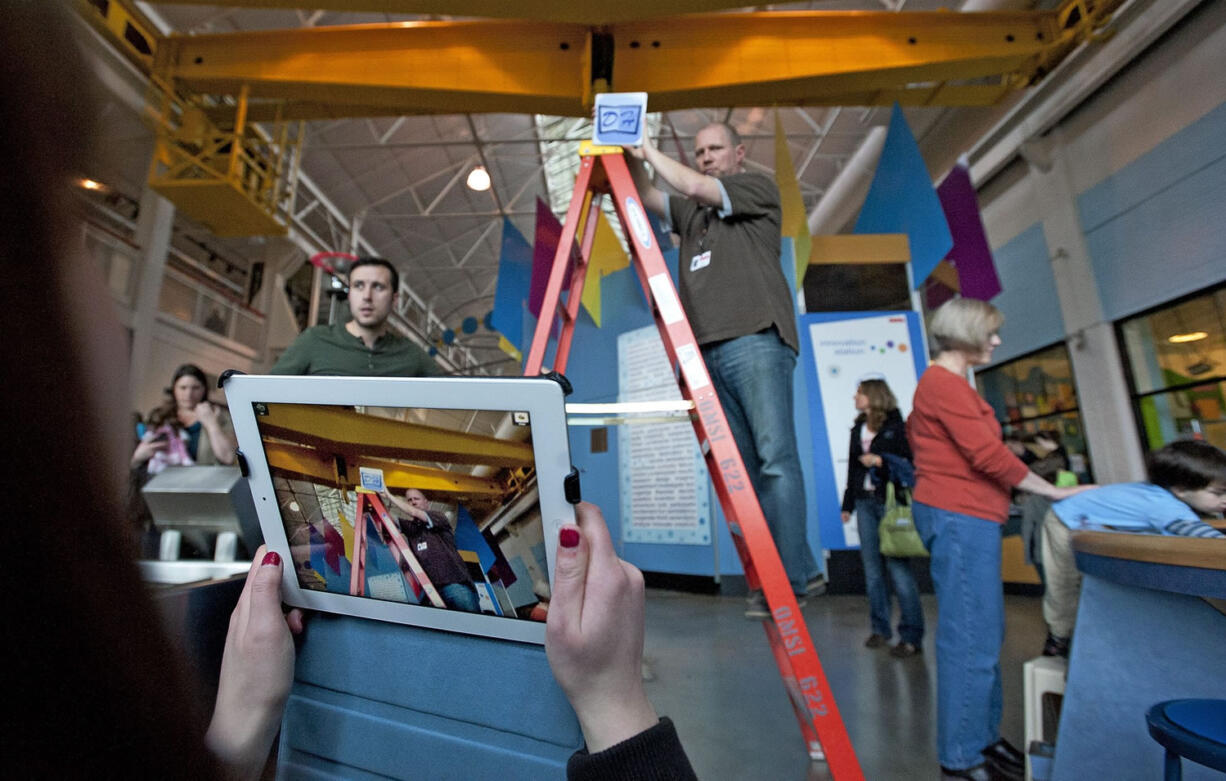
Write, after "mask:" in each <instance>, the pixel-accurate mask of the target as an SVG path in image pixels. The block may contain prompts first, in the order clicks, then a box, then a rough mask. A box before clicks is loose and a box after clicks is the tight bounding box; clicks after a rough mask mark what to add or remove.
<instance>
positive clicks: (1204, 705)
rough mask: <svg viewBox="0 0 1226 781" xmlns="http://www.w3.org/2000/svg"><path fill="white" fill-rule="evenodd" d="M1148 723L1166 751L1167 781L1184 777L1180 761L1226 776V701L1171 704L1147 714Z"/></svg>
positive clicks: (1171, 702)
mask: <svg viewBox="0 0 1226 781" xmlns="http://www.w3.org/2000/svg"><path fill="white" fill-rule="evenodd" d="M1145 722H1146V724H1148V725H1149V734H1150V736H1152V737H1153V739H1154V740H1156V741H1158V743H1159V745H1161V746H1162V747H1163V748H1165V749H1166V764H1165V775H1164V778H1165V779H1166V781H1179V779H1180V778H1182V777H1183V768H1182V766H1181V764H1180V757H1187V758H1188V759H1190V760H1192V761H1193V762H1196V763H1198V764H1201V765H1204V766H1205V767H1209V768H1213V769H1214V770H1221V771H1223V772H1226V700H1167V701H1166V702H1160V703H1158V704H1157V705H1155V706H1153V707H1152V708H1150V709H1149V710H1148V711H1146V712H1145Z"/></svg>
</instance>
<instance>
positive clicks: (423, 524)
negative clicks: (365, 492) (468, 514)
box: [382, 488, 481, 613]
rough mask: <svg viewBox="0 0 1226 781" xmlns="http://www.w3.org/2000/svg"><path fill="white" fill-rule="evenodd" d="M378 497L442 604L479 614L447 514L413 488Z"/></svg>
mask: <svg viewBox="0 0 1226 781" xmlns="http://www.w3.org/2000/svg"><path fill="white" fill-rule="evenodd" d="M382 496H383V500H384V501H385V502H387V503H388V507H387V509H388V510H389V511H391V513H392V514H393V515H395V516H396V521H397V525H398V526H399V527H400V533H401V534H403V535H404V538H405V541H406V542H407V543H408V544H409V550H410V551H412V552H413V555H414V556H416V557H417V561H418V563H420V564H421V568H422V569H423V570H425V571H426V576H427V577H428V578H430V582H431V583H433V584H434V587H435V588H436V589H438V593H439V596H441V597H442V598H443V603H444V604H445V605H447V607H449V608H451V609H452V610H464V611H466V612H469V613H480V612H481V602H480V600H479V599H478V597H477V587H476V586H475V585H474V584H473V579H472V577H471V576H470V575H469V574H468V565H467V564H466V563H465V562H464V559H463V558H461V557H460V552H459V551H458V550H457V549H456V544H455V532H454V531H453V530H452V528H451V523H450V522H448V520H447V516H445V515H443V514H442V513H440V512H436V511H434V510H431V509H430V500H429V499H427V498H426V495H425V494H423V493H422V492H421V491H418V490H417V489H416V488H410V489H409V490H407V491H405V493H404V498H403V499H402V498H400V497H398V496H395V495H393V494H391V493H389V492H387V491H384V492H383V494H382Z"/></svg>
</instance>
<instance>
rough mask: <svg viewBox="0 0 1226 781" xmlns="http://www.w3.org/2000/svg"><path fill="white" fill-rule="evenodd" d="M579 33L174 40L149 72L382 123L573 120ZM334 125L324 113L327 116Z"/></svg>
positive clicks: (291, 34)
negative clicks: (339, 109) (500, 117)
mask: <svg viewBox="0 0 1226 781" xmlns="http://www.w3.org/2000/svg"><path fill="white" fill-rule="evenodd" d="M587 37H588V31H587V28H585V27H581V26H578V25H567V24H551V23H546V22H527V21H498V22H405V23H400V24H375V25H357V26H348V27H326V28H313V29H295V30H269V31H262V32H239V33H226V34H219V35H194V36H178V35H172V36H170V37H168V38H166V39H164V40H162V41H161V42H160V45H159V46H158V49H157V54H156V57H155V60H154V69H155V72H157V73H160V74H162V75H164V76H166V77H168V78H172V79H174V80H175V81H176V82H177V83H178V84H180V85H182V86H184V87H186V88H188V89H191V90H195V91H197V92H202V93H215V94H229V93H231V92H237V91H238V89H239V87H240V86H241V85H242V84H244V83H246V84H249V85H250V86H251V94H252V95H253V96H256V97H275V98H278V99H290V100H303V101H318V102H322V103H325V104H341V105H344V104H362V105H365V106H371V107H375V106H383V107H386V108H385V109H384V110H383V111H382V112H381V113H383V114H403V113H410V114H412V113H444V114H464V113H469V112H478V113H480V112H487V113H497V112H508V113H533V112H535V113H544V114H574V113H576V112H577V111H579V110H580V109H581V108H582V96H583V93H584V90H585V89H587V82H586V80H585V77H584V74H585V73H586V70H587V69H586V68H585V67H584V59H585V55H584V49H585V45H586V42H587ZM327 116H332V114H327V115H325V117H324V118H326V117H327Z"/></svg>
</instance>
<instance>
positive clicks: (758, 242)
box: [626, 124, 826, 618]
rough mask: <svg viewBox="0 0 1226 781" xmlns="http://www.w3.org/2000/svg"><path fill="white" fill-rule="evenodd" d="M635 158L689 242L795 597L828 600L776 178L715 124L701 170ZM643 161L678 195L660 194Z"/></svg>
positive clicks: (685, 246)
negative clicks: (802, 426) (801, 421)
mask: <svg viewBox="0 0 1226 781" xmlns="http://www.w3.org/2000/svg"><path fill="white" fill-rule="evenodd" d="M626 154H627V155H628V156H629V157H631V158H634V159H631V160H629V161H628V163H629V167H630V171H631V174H632V175H633V176H634V180H635V185H636V187H637V188H638V190H639V194H640V195H641V196H642V198H643V203H644V204H645V205H646V206H647V207H648V208H649V209H651V210H652V211H653V212H655V213H656V214H659V215H660V216H662V217H665V218H666V219H668V220H670V221H671V224H672V230H673V231H674V232H676V233H677V234H678V235H680V236H681V249H680V256H679V262H678V266H679V268H678V272H679V273H678V279H679V284H678V292H679V293H680V296H681V303H682V306H683V307H684V308H685V312H686V315H687V317H688V318H689V321H690V326H691V327H692V328H693V330H694V337H695V338H696V339H697V341H698V344H699V346H700V347H701V349H702V356H703V360H704V361H705V362H706V364H707V370H708V372H709V373H710V375H711V381H712V384H713V385H714V386H715V390H716V392H717V394H718V395H719V400H720V404H721V405H722V406H723V408H724V414H725V415H726V416H727V418H728V426H729V428H730V430H731V431H732V435H733V439H734V440H735V441H736V445H737V448H738V449H739V450H740V452H741V458H742V459H743V460H744V462H745V468H746V469H747V470H748V472H749V475H750V480H751V482H752V483H753V487H754V491H755V492H756V493H757V495H758V500H759V502H760V503H761V505H762V513H763V514H764V515H765V516H766V522H767V526H768V527H769V528H770V532H771V536H772V537H773V538H774V541H775V546H776V547H777V548H778V549H779V555H780V558H781V559H782V560H783V567H784V569H785V570H786V571H787V575H788V580H789V581H790V582H791V584H792V590H793V591H794V592H795V594H796V595H797V596H798V597H801V598H803V597H805V596H806V595H810V594H820V593H823V592H824V591H825V589H826V582H825V578H824V576H823V575H822V572H821V569H820V568H819V567H818V565H817V562H816V560H815V559H814V556H813V552H812V551H811V550H810V549H809V544H808V541H807V539H806V530H805V516H806V503H805V492H804V477H803V474H802V472H801V468H800V456H799V453H798V451H797V447H796V435H795V429H794V425H795V424H794V418H793V399H792V373H793V371H794V370H795V368H796V355H797V351H798V344H799V340H798V338H797V331H796V318H795V315H794V313H793V308H792V298H791V291H790V289H789V287H788V284H787V279H786V278H785V277H784V275H783V270H782V268H781V267H780V259H779V254H780V220H781V217H780V214H781V206H780V198H779V189H778V188H777V187H776V185H775V182H774V180H773V179H771V178H770V177H768V176H765V175H763V174H759V173H749V172H746V171H745V168H744V159H745V146H744V144H743V143H742V142H741V139H740V136H739V135H738V134H737V132H736V130H734V129H733V128H732V127H730V126H728V125H725V124H712V125H707V126H706V127H704V128H703V129H702V130H700V131H698V134H697V135H696V136H695V137H694V159H695V162H696V165H697V167H698V170H694V169H692V168H690V167H689V166H687V165H684V164H682V163H679V162H677V161H676V160H673V159H672V158H670V157H668V156H666V155H664V154H663V153H661V152H660V151H659V150H658V149H657V148H656V147H655V146H654V145H653V144H652V142H651V141H650V139H645V140H644V143H643V146H641V147H634V148H627V150H626ZM640 160H641V161H646V162H647V163H649V164H650V165H651V166H652V168H654V169H655V171H656V173H657V174H658V175H659V176H660V178H661V179H663V180H664V181H665V182H666V183H667V184H668V185H669V187H671V188H672V189H674V190H676V191H677V193H679V194H680V195H669V194H668V193H666V192H665V191H663V190H661V189H658V188H657V187H655V186H654V185H653V184H652V182H651V180H650V178H649V175H648V173H647V171H646V169H645V168H644V167H643V165H642V163H640V162H638V161H640ZM802 604H803V603H802ZM745 615H746V616H749V617H752V618H764V617H767V616H769V610H768V608H767V605H766V601H765V599H764V598H763V596H762V594H761V592H755V593H754V594H751V595H750V602H749V608H748V609H747V610H746V611H745Z"/></svg>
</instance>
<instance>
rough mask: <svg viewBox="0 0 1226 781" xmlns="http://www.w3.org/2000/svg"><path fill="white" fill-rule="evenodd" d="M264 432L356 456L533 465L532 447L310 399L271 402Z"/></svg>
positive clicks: (262, 419)
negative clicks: (320, 403) (378, 415)
mask: <svg viewBox="0 0 1226 781" xmlns="http://www.w3.org/2000/svg"><path fill="white" fill-rule="evenodd" d="M259 422H260V432H261V433H262V434H265V435H271V436H273V437H275V438H277V439H285V440H288V441H289V442H294V443H298V444H303V445H310V446H312V447H317V448H319V449H321V450H324V451H327V452H333V453H338V454H342V455H345V456H346V458H347V460H348V459H356V458H359V457H361V458H392V459H397V460H403V461H438V462H442V463H449V464H484V465H488V466H506V467H522V466H532V465H533V463H534V461H533V458H532V446H531V445H530V444H528V443H526V442H510V441H506V440H501V439H494V438H493V437H483V436H480V435H478V434H464V433H461V432H458V431H449V430H447V429H442V428H435V427H432V426H421V425H417V424H415V423H405V422H402V421H399V420H391V419H389V418H381V417H376V416H374V415H362V414H359V413H357V412H354V411H352V410H346V409H339V408H336V407H322V406H315V405H309V404H270V405H269V407H268V415H266V416H262V417H261V418H260V421H259Z"/></svg>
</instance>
